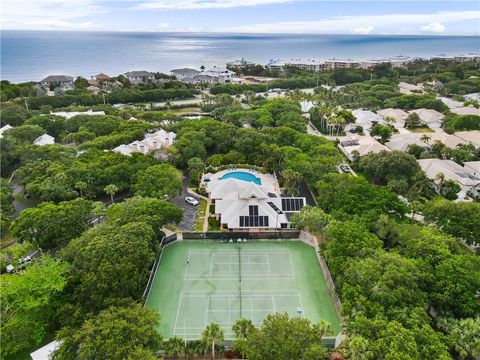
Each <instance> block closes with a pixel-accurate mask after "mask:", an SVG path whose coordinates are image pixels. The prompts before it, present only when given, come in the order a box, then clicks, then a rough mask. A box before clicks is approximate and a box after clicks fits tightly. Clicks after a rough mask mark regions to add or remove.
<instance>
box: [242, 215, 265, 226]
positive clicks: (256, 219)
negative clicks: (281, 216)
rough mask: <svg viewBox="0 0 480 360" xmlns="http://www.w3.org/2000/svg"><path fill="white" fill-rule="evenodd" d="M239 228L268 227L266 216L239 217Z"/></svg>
mask: <svg viewBox="0 0 480 360" xmlns="http://www.w3.org/2000/svg"><path fill="white" fill-rule="evenodd" d="M239 226H240V227H268V216H240V218H239Z"/></svg>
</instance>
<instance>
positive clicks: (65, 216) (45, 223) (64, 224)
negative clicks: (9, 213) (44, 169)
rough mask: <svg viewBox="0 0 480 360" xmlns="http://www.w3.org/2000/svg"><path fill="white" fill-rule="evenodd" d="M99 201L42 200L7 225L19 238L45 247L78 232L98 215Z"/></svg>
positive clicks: (99, 211)
mask: <svg viewBox="0 0 480 360" xmlns="http://www.w3.org/2000/svg"><path fill="white" fill-rule="evenodd" d="M101 211H102V205H101V204H99V203H94V202H93V201H89V200H84V199H76V200H72V201H65V202H61V203H59V204H58V205H55V204H53V203H48V202H47V203H42V204H40V205H39V206H37V207H34V208H30V209H25V210H23V211H22V212H21V213H20V215H19V217H18V218H17V219H15V221H14V222H13V223H12V225H11V228H10V230H11V232H12V234H13V236H14V237H15V238H16V239H17V241H19V242H31V243H34V244H36V245H38V246H40V247H41V248H44V249H49V248H53V247H56V246H59V245H66V244H68V242H69V241H70V240H72V239H74V238H76V237H78V236H80V235H81V234H82V233H83V232H84V231H85V230H87V229H88V228H89V227H90V226H91V221H92V219H93V218H94V217H95V216H99V215H100V214H101Z"/></svg>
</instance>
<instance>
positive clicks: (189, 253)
mask: <svg viewBox="0 0 480 360" xmlns="http://www.w3.org/2000/svg"><path fill="white" fill-rule="evenodd" d="M191 254H192V250H191V249H190V250H189V251H188V257H187V259H190V255H191ZM188 268H189V266H188V264H187V266H185V274H184V275H183V279H184V280H185V279H186V278H187V276H188V274H187V273H188Z"/></svg>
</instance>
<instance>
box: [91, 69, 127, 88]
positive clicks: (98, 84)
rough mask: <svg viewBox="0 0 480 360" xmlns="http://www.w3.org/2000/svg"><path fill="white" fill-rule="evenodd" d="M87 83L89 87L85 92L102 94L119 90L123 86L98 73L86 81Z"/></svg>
mask: <svg viewBox="0 0 480 360" xmlns="http://www.w3.org/2000/svg"><path fill="white" fill-rule="evenodd" d="M88 83H89V84H90V86H89V87H88V88H87V90H89V91H92V92H98V91H100V90H102V91H104V92H111V91H112V90H115V89H119V88H121V87H122V86H123V84H122V83H121V82H120V81H118V80H115V79H114V78H112V77H110V76H108V75H106V74H104V73H99V74H97V75H95V76H92V78H91V79H90V80H88ZM97 89H98V90H97Z"/></svg>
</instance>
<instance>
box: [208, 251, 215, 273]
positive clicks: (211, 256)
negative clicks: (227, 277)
mask: <svg viewBox="0 0 480 360" xmlns="http://www.w3.org/2000/svg"><path fill="white" fill-rule="evenodd" d="M214 255H215V253H210V256H209V257H208V259H209V261H210V264H209V271H208V273H209V274H211V273H212V270H213V256H214Z"/></svg>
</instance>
